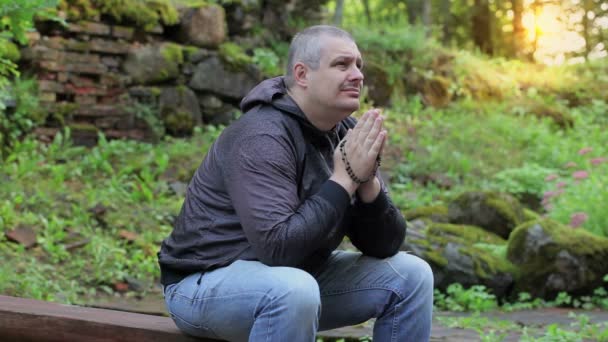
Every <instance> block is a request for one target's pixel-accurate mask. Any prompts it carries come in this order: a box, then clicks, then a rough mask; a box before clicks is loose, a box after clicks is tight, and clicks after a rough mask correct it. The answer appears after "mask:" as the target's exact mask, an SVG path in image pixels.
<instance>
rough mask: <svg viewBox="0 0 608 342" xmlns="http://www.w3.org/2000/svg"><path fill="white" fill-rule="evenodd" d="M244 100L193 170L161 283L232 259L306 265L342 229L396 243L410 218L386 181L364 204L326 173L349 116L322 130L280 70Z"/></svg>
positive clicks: (371, 241) (392, 248)
mask: <svg viewBox="0 0 608 342" xmlns="http://www.w3.org/2000/svg"><path fill="white" fill-rule="evenodd" d="M241 109H242V111H243V113H245V114H244V115H242V116H241V117H240V118H239V119H238V120H236V121H235V122H234V123H232V124H231V125H230V126H229V127H227V128H226V129H225V130H224V131H223V132H222V134H221V135H220V137H219V138H218V139H217V141H215V143H214V144H213V145H212V146H211V148H210V149H209V151H208V153H207V156H206V157H205V159H204V161H203V163H202V164H201V166H200V167H199V168H198V170H197V171H196V173H195V174H194V176H193V178H192V180H191V182H190V184H189V186H188V191H187V194H186V199H185V201H184V204H183V206H182V209H181V211H180V213H179V216H178V218H177V221H176V223H175V227H174V229H173V232H172V233H171V235H170V236H169V237H167V238H166V239H165V240H164V241H163V243H162V246H161V249H160V252H159V253H158V257H159V263H160V267H161V283H162V284H164V285H169V284H172V283H175V282H178V281H180V280H181V279H183V278H184V277H185V276H187V275H189V274H191V273H194V272H198V271H207V270H212V269H215V268H218V267H222V266H227V265H229V264H230V263H232V262H234V261H236V260H259V261H261V262H263V263H265V264H267V265H271V266H291V267H298V268H301V269H304V270H307V271H312V270H314V268H315V267H317V266H318V265H320V264H321V263H322V262H323V261H325V260H326V259H327V258H328V257H329V255H330V253H331V252H332V251H333V250H335V249H336V247H337V246H338V245H339V244H340V242H341V241H342V239H343V238H344V236H345V235H346V236H348V237H349V238H350V240H351V242H352V243H353V244H354V245H355V246H356V247H357V248H358V249H360V250H361V252H363V253H364V254H366V255H370V256H374V257H378V258H384V257H388V256H391V255H393V254H395V253H396V252H397V251H398V249H399V246H400V245H401V243H402V241H403V239H404V237H405V230H406V224H405V220H404V219H403V217H402V215H401V213H400V212H399V210H398V209H397V208H395V206H394V205H393V204H392V203H391V201H390V199H389V197H388V195H387V193H386V188H385V186H384V184H383V183H382V181H381V183H382V191H381V192H380V195H379V196H378V197H377V199H376V200H375V201H374V202H373V203H369V204H366V203H363V202H361V201H360V200H359V199H358V198H357V197H356V196H354V197H353V198H350V197H349V195H348V192H346V190H344V189H343V188H342V187H341V186H340V185H338V184H337V183H335V182H333V181H330V180H329V177H330V176H331V173H332V170H333V158H332V156H333V152H334V149H335V147H336V146H337V144H338V142H339V141H340V139H341V138H342V137H343V136H344V135H345V134H346V132H347V130H348V128H352V127H354V125H355V123H356V121H355V119H353V118H351V117H349V118H347V119H345V120H343V121H342V122H340V123H339V124H338V125H336V127H335V128H334V129H332V130H330V131H326V132H324V131H320V130H319V129H317V128H315V127H314V126H313V125H312V124H310V122H309V121H308V120H307V119H306V116H305V115H304V113H303V112H302V111H301V110H300V108H299V107H298V106H297V104H296V103H295V102H294V101H293V100H292V99H291V98H290V97H289V96H288V95H286V89H285V85H284V83H283V78H282V77H277V78H273V79H269V80H266V81H264V82H262V83H260V84H259V85H258V86H257V87H256V88H254V89H253V90H252V91H251V92H250V93H249V95H247V97H245V98H244V99H243V101H242V102H241Z"/></svg>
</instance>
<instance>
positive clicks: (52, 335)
mask: <svg viewBox="0 0 608 342" xmlns="http://www.w3.org/2000/svg"><path fill="white" fill-rule="evenodd" d="M0 336H2V340H5V341H91V342H93V341H95V342H97V341H99V342H101V341H125V342H126V341H177V342H193V341H199V342H200V341H208V342H212V341H213V340H201V339H194V338H192V337H189V336H186V335H184V334H182V333H181V332H180V331H179V330H178V329H177V327H176V326H175V324H173V322H172V321H171V319H170V318H167V317H161V316H152V315H142V314H137V313H130V312H122V311H113V310H105V309H94V308H86V307H79V306H73V305H63V304H56V303H49V302H43V301H38V300H32V299H24V298H15V297H9V296H0Z"/></svg>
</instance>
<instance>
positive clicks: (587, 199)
mask: <svg viewBox="0 0 608 342" xmlns="http://www.w3.org/2000/svg"><path fill="white" fill-rule="evenodd" d="M591 134H594V132H591ZM596 134H598V137H597V138H598V139H608V135H606V134H605V133H604V132H597V133H596ZM547 183H549V184H548V185H550V187H548V188H549V191H547V192H545V196H544V199H543V204H544V206H545V209H546V210H547V212H548V213H549V216H550V217H552V218H554V219H555V220H557V221H559V222H562V223H564V224H568V225H570V226H572V227H575V228H576V227H584V228H585V229H586V230H588V231H590V232H592V233H594V234H596V235H599V236H606V237H608V226H606V222H608V213H606V210H605V206H604V204H605V203H607V202H606V201H608V194H607V193H606V191H605V189H606V188H607V187H608V149H606V148H605V145H597V146H596V147H590V146H583V147H582V148H581V149H580V150H579V151H578V153H576V154H571V159H570V160H569V161H568V162H567V163H565V164H564V165H563V166H562V168H561V169H560V170H559V171H558V172H556V173H553V174H552V177H551V178H548V179H547Z"/></svg>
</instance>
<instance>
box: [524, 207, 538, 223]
mask: <svg viewBox="0 0 608 342" xmlns="http://www.w3.org/2000/svg"><path fill="white" fill-rule="evenodd" d="M539 218H540V214H539V213H537V212H536V211H534V210H530V209H528V208H524V222H527V221H532V220H536V219H539Z"/></svg>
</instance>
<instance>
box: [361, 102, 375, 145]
mask: <svg viewBox="0 0 608 342" xmlns="http://www.w3.org/2000/svg"><path fill="white" fill-rule="evenodd" d="M366 114H368V116H367V117H366V119H365V121H362V122H361V128H360V130H359V132H358V133H357V139H358V140H359V145H360V146H361V145H363V144H364V143H365V139H367V136H368V135H369V131H370V130H371V129H372V127H373V126H374V123H375V122H376V118H377V117H378V115H379V110H377V109H372V110H369V111H367V113H366Z"/></svg>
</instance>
